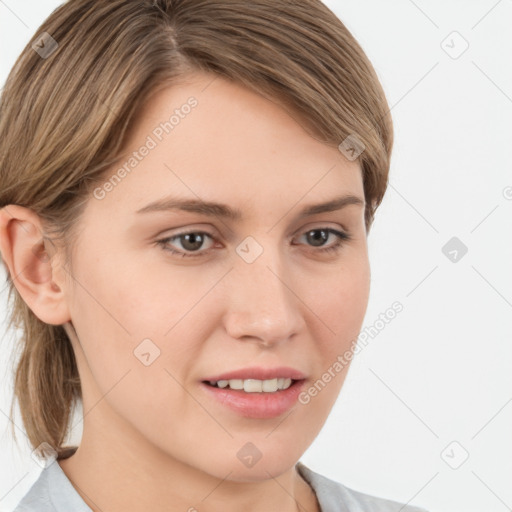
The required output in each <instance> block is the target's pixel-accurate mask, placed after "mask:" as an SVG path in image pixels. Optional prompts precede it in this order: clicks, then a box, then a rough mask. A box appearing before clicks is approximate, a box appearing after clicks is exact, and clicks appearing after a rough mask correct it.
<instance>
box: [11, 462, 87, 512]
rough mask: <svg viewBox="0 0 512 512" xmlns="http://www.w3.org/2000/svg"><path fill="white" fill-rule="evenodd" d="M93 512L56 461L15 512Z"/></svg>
mask: <svg viewBox="0 0 512 512" xmlns="http://www.w3.org/2000/svg"><path fill="white" fill-rule="evenodd" d="M69 510H73V512H92V511H91V509H90V508H89V507H88V506H87V505H86V503H85V502H84V501H83V500H82V498H81V496H80V495H79V494H78V492H77V491H76V490H75V488H74V487H73V485H72V484H71V482H70V481H69V479H68V478H67V476H66V474H65V473H64V471H62V468H61V467H60V466H59V464H58V462H57V461H56V460H54V461H53V462H51V463H50V465H48V466H47V467H45V468H44V469H43V471H42V472H41V473H40V475H39V477H38V479H37V480H36V481H35V482H34V483H33V484H32V487H30V489H29V490H28V492H27V493H26V494H25V496H23V498H22V499H21V501H20V502H19V503H18V505H17V506H16V508H15V509H14V510H13V512H68V511H69Z"/></svg>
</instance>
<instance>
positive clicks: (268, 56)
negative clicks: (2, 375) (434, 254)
mask: <svg viewBox="0 0 512 512" xmlns="http://www.w3.org/2000/svg"><path fill="white" fill-rule="evenodd" d="M1 112H2V115H1V117H0V155H1V156H0V184H1V187H0V189H1V192H0V207H2V209H1V211H0V250H1V253H2V258H3V262H4V264H5V266H6V269H7V272H8V283H9V287H10V288H9V290H10V294H9V298H11V297H12V298H13V303H12V316H11V325H17V326H20V327H21V329H22V337H21V340H20V343H22V345H21V357H20V359H19V363H18V366H17V369H16V375H15V397H16V399H17V400H18V402H19V405H20V410H21V413H22V418H23V421H24V425H25V429H26V432H27V435H28V438H29V440H30V442H31V444H32V445H33V447H34V449H35V452H36V453H37V454H40V455H42V456H46V458H47V466H46V468H45V469H44V470H43V472H42V473H41V475H40V477H39V479H38V480H37V481H36V483H35V484H34V485H33V486H32V488H31V489H30V490H29V492H28V493H27V495H26V496H25V497H24V498H23V499H22V501H21V502H20V504H19V505H18V507H17V508H16V511H18V512H21V511H28V510H37V511H64V510H66V511H68V510H73V511H91V510H92V511H100V510H103V511H106V510H108V511H109V512H114V511H117V510H129V511H132V512H138V511H142V510H144V511H146V510H153V511H159V510H162V511H163V510H166V511H182V510H188V511H196V510H197V511H213V510H220V509H222V510H224V511H226V510H227V511H230V510H232V511H239V510H250V511H254V512H257V511H269V510H271V511H274V510H276V511H277V510H279V511H281V512H292V511H296V510H301V511H303V510H304V511H309V512H314V511H322V512H327V511H338V510H339V511H341V510H350V511H356V510H357V511H362V510H364V511H370V510H371V511H374V510H382V511H392V510H393V511H395V510H399V509H400V507H402V505H401V504H400V503H397V502H394V501H389V500H386V499H384V498H378V497H375V496H370V495H366V494H362V493H360V492H357V491H355V490H353V489H350V488H348V487H346V486H344V485H342V484H340V483H337V482H334V481H332V480H329V479H327V478H326V477H323V476H321V475H320V474H318V473H316V472H314V471H313V470H311V469H310V468H308V467H306V466H305V465H304V464H302V463H301V462H300V461H299V459H300V457H301V456H302V454H303V453H304V451H305V450H306V449H307V447H308V446H309V445H310V444H311V443H312V441H313V440H314V438H315V437H316V435H317V434H318V432H319V431H320V429H321V427H322V426H323V424H324V422H325V420H326V418H327V416H328V414H329V412H330V410H331V408H332V406H333V404H334V402H335V400H336V398H337V396H338V394H339V392H340V389H341V386H342V384H343V381H344V379H345V377H346V372H347V371H348V367H349V362H350V359H351V358H350V357H347V358H345V359H342V360H340V357H339V355H340V354H350V353H351V350H353V347H354V343H353V342H354V340H356V339H357V335H358V332H359V330H360V328H361V324H362V321H363V318H364V315H365V311H366V306H367V302H368V296H369V285H370V268H369V260H368V252H367V236H368V233H369V230H370V227H371V224H372V221H373V217H374V213H375V210H376V208H377V207H378V205H379V204H380V202H381V201H382V198H383V195H384V193H385V189H386V183H387V176H388V171H389V161H390V155H391V148H392V140H393V136H392V122H391V119H390V116H389V108H388V105H387V102H386V99H385V96H384V93H383V91H382V88H381V86H380V84H379V81H378V79H377V77H376V74H375V72H374V70H373V68H372V66H371V64H370V62H369V61H368V59H367V57H366V56H365V54H364V53H363V51H362V49H361V48H360V46H359V45H358V44H357V42H356V41H355V40H354V38H353V37H352V36H351V34H350V33H349V32H348V30H347V29H346V28H345V26H344V25H343V24H342V23H341V22H340V21H339V20H338V19H337V18H336V17H335V15H334V14H333V13H332V12H331V11H330V10H329V9H327V8H326V7H325V6H324V5H323V4H322V3H320V2H319V1H317V0H307V1H302V2H291V1H288V0H279V1H275V0H273V1H270V0H257V1H253V0H251V1H249V0H230V1H228V0H216V1H213V0H175V1H172V0H154V1H149V0H146V1H143V0H114V1H105V0H70V1H68V2H67V3H65V4H64V5H62V6H61V7H60V8H58V9H57V10H56V11H55V12H53V13H52V15H51V16H50V17H49V18H48V19H47V20H46V21H45V22H44V23H43V25H42V26H41V27H40V29H39V30H38V32H37V33H36V34H35V35H34V37H33V38H32V40H31V41H30V42H29V44H28V45H27V47H26V48H25V49H24V51H23V52H22V54H21V56H20V58H19V60H18V62H17V63H16V65H15V67H14V69H13V70H12V72H11V74H10V76H9V78H8V81H7V83H6V86H5V89H4V91H3V95H2V99H1ZM80 403H81V404H82V405H83V435H82V440H81V443H80V445H79V446H78V447H76V446H67V445H66V439H67V437H68V435H69V434H70V433H72V431H73V429H74V428H76V426H77V425H76V424H75V425H71V418H72V413H73V411H74V407H75V406H76V405H78V404H80ZM11 413H12V411H11ZM407 510H420V509H417V508H412V507H408V508H407Z"/></svg>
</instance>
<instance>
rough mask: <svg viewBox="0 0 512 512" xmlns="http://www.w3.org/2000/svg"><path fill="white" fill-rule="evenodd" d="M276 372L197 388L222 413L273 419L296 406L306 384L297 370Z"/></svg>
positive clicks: (235, 376) (249, 373)
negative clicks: (216, 405)
mask: <svg viewBox="0 0 512 512" xmlns="http://www.w3.org/2000/svg"><path fill="white" fill-rule="evenodd" d="M279 371H280V370H279V369H276V370H262V369H248V370H245V371H238V372H232V373H230V374H224V375H221V376H219V377H224V378H219V377H214V378H208V379H205V380H202V381H201V382H200V385H201V389H202V390H203V391H204V392H205V393H206V395H207V396H208V398H209V399H213V401H214V403H217V404H218V405H220V407H221V408H222V409H223V410H226V409H227V410H229V411H231V412H235V413H236V414H237V415H239V416H243V417H246V418H254V419H256V418H260V419H264V418H275V417H278V416H280V415H282V414H284V413H285V412H287V411H289V410H290V409H291V408H292V407H293V406H294V405H296V402H297V399H298V396H299V394H300V392H301V391H302V389H303V387H304V384H305V382H306V379H305V377H304V376H303V374H302V373H300V372H298V371H296V370H290V369H281V373H279ZM256 376H259V377H260V378H256Z"/></svg>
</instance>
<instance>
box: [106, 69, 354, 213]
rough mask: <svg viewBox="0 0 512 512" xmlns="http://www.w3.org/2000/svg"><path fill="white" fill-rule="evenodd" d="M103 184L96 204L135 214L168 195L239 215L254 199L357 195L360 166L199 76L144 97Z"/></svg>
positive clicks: (286, 118)
mask: <svg viewBox="0 0 512 512" xmlns="http://www.w3.org/2000/svg"><path fill="white" fill-rule="evenodd" d="M121 169H124V172H121V173H120V172H118V171H120V170H121ZM116 174H117V175H119V174H122V179H117V178H116V176H115V175H116ZM109 177H112V178H116V179H115V180H111V181H112V187H110V191H109V193H108V194H107V195H106V197H105V199H106V200H105V201H102V202H103V205H104V206H107V204H108V203H109V202H110V201H113V200H114V198H115V200H116V203H117V205H121V204H123V203H125V204H126V205H127V207H128V205H129V210H130V211H132V212H135V211H137V210H140V209H141V208H144V207H145V206H146V205H147V204H148V203H149V202H150V201H151V200H153V201H154V200H157V199H159V198H161V197H163V196H165V195H168V194H174V195H177V196H181V197H183V198H185V197H186V198H191V199H192V198H193V199H204V200H212V201H219V202H223V203H231V204H234V202H235V203H236V205H235V204H234V206H236V208H237V209H238V210H243V209H244V205H245V206H248V205H250V204H255V201H256V200H260V201H261V204H259V210H260V211H261V207H270V206H271V205H274V206H275V205H276V204H277V205H279V204H284V203H283V201H284V199H285V197H286V198H287V201H288V202H289V203H290V204H292V203H297V202H300V201H302V200H304V202H306V203H311V202H312V200H314V199H320V200H324V199H326V198H331V197H334V195H337V196H338V195H340V194H353V195H358V196H359V197H363V186H362V178H361V170H360V166H359V164H358V162H357V161H353V162H351V161H349V160H347V159H346V158H345V157H344V156H343V155H342V154H341V152H340V151H339V150H338V149H337V148H336V147H333V146H330V145H326V144H324V143H323V142H321V141H319V140H318V139H316V138H315V137H314V136H312V135H311V134H310V133H309V132H308V131H306V129H305V128H304V126H303V124H302V123H301V120H300V119H298V118H297V117H296V115H294V114H293V113H291V112H289V111H288V110H286V109H285V108H283V107H282V106H281V105H280V104H278V103H277V102H274V101H271V100H269V99H267V98H264V97H263V96H261V95H259V94H257V93H255V92H253V91H252V90H250V89H248V88H246V87H243V86H241V85H239V84H237V83H234V82H231V81H228V80H225V79H224V78H221V77H218V76H215V75H212V74H208V73H202V72H195V73H191V74H189V75H188V76H186V77H182V79H181V80H180V82H178V83H176V84H174V85H172V86H169V87H166V88H163V89H161V90H159V91H158V92H156V93H155V94H154V95H152V96H151V97H150V98H149V100H148V101H147V103H146V105H145V107H144V109H143V111H142V112H141V114H140V115H139V118H138V120H137V123H136V124H134V126H133V127H132V128H131V132H130V138H129V140H128V143H127V144H126V151H125V154H124V155H123V158H122V159H121V160H120V161H119V162H118V163H117V165H116V166H114V167H112V169H111V171H110V174H108V173H107V175H106V180H109ZM114 182H115V183H114Z"/></svg>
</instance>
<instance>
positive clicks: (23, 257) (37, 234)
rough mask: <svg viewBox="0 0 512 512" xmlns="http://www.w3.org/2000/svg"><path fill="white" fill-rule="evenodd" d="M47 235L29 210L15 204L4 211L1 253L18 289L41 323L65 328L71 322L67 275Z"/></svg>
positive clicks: (0, 216) (0, 218) (1, 215)
mask: <svg viewBox="0 0 512 512" xmlns="http://www.w3.org/2000/svg"><path fill="white" fill-rule="evenodd" d="M43 233H44V230H43V226H42V223H41V221H40V218H39V216H38V215H37V214H36V213H35V212H33V211H32V210H30V209H29V208H25V207H23V206H19V205H13V204H11V205H8V206H5V207H3V208H1V209H0V252H1V254H2V259H3V261H4V263H5V265H6V266H7V270H8V271H9V274H10V276H11V278H12V281H13V283H14V285H15V286H16V289H17V290H18V292H19V293H20V295H21V296H22V298H23V300H24V301H25V303H26V304H27V305H28V307H29V308H30V309H31V310H32V311H33V313H34V314H35V315H36V316H37V317H38V318H39V319H40V320H42V321H43V322H45V323H47V324H51V325H61V324H64V323H66V322H67V321H69V320H70V319H71V317H70V315H69V310H68V305H67V302H66V297H65V293H64V285H65V279H64V278H65V272H64V269H61V268H60V267H59V266H58V263H59V258H58V254H57V251H56V250H55V246H54V245H53V244H52V242H51V241H50V240H49V239H48V238H43Z"/></svg>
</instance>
